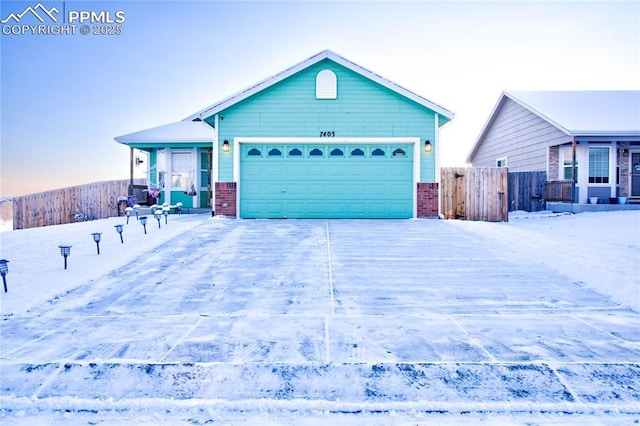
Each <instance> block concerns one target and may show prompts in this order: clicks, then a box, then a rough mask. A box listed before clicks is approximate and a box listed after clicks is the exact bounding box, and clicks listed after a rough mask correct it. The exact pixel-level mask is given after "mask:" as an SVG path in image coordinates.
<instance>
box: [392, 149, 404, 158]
mask: <svg viewBox="0 0 640 426" xmlns="http://www.w3.org/2000/svg"><path fill="white" fill-rule="evenodd" d="M405 155H407V153H406V152H405V151H404V150H403V149H400V148H398V149H396V150H395V151H393V156H394V157H404V156H405Z"/></svg>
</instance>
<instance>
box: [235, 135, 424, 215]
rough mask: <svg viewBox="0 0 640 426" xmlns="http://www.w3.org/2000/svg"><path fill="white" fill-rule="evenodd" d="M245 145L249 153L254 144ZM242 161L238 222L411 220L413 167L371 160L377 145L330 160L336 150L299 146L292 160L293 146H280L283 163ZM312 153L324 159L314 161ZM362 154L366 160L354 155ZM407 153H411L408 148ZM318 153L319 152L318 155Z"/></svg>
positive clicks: (401, 161) (389, 158) (388, 155)
mask: <svg viewBox="0 0 640 426" xmlns="http://www.w3.org/2000/svg"><path fill="white" fill-rule="evenodd" d="M244 145H245V144H243V151H242V152H247V153H248V152H250V150H251V148H252V147H253V146H252V144H246V146H244ZM255 146H256V147H260V148H261V152H262V153H263V155H262V156H249V155H247V156H243V158H242V159H241V163H240V180H241V185H240V216H241V217H247V218H249V217H256V218H257V217H268V218H282V217H287V218H298V217H299V218H367V217H372V218H385V217H394V218H409V217H412V216H413V185H414V184H413V163H412V161H411V160H410V158H407V157H408V156H409V155H408V154H407V155H406V156H405V157H394V156H393V155H392V152H393V150H392V148H394V147H392V146H390V145H384V146H382V147H381V149H383V150H384V152H385V156H372V153H373V152H374V151H375V150H376V149H377V148H378V145H376V144H372V145H358V146H357V147H350V146H344V147H341V149H342V151H343V152H344V153H345V155H344V156H330V155H329V153H330V152H331V150H332V149H334V148H335V146H331V145H295V147H296V148H297V149H299V150H300V152H301V154H297V153H296V154H295V155H294V156H292V157H291V158H289V157H290V155H289V153H290V151H291V150H292V147H291V146H279V147H280V148H281V151H282V152H283V153H284V154H283V156H282V157H273V156H272V157H269V156H267V155H266V153H267V152H268V151H269V150H270V149H271V148H272V147H269V146H264V145H255ZM314 149H319V150H321V151H322V153H323V155H322V156H311V155H310V154H311V152H312V151H313V150H314ZM356 149H361V150H362V151H363V153H364V154H363V155H352V153H353V152H357V151H356ZM402 149H403V150H405V152H407V153H411V152H412V149H411V146H410V145H407V146H403V147H402ZM316 152H317V151H316Z"/></svg>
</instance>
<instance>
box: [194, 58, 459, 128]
mask: <svg viewBox="0 0 640 426" xmlns="http://www.w3.org/2000/svg"><path fill="white" fill-rule="evenodd" d="M324 59H329V60H331V61H333V62H336V63H338V64H340V65H342V66H344V67H345V68H347V69H350V70H351V71H353V72H356V73H358V74H360V75H362V76H364V77H366V78H368V79H370V80H373V81H375V82H376V83H378V84H381V85H382V86H384V87H386V88H388V89H390V90H393V91H394V92H396V93H399V94H401V95H403V96H405V97H407V98H409V99H411V100H412V101H414V102H416V103H418V104H420V105H422V106H424V107H426V108H429V109H431V110H433V111H435V112H436V113H438V114H440V115H441V116H443V117H444V118H445V119H442V120H440V125H443V124H445V123H447V122H448V121H450V120H451V119H452V118H453V117H454V116H455V114H454V113H453V112H451V111H449V110H447V109H446V108H444V107H442V106H440V105H438V104H436V103H433V102H431V101H429V100H428V99H426V98H423V97H422V96H420V95H418V94H416V93H414V92H412V91H410V90H408V89H405V88H404V87H401V86H399V85H397V84H396V83H394V82H392V81H391V80H388V79H386V78H384V77H382V76H380V75H378V74H376V73H374V72H372V71H369V70H367V69H366V68H363V67H361V66H360V65H358V64H356V63H354V62H351V61H349V60H348V59H346V58H344V57H342V56H340V55H338V54H336V53H334V52H332V51H331V50H323V51H322V52H320V53H317V54H315V55H313V56H311V57H310V58H307V59H305V60H304V61H302V62H300V63H298V64H296V65H293V66H291V67H289V68H287V69H285V70H284V71H281V72H279V73H278V74H275V75H273V76H271V77H268V78H266V79H264V80H262V81H260V82H258V83H256V84H254V85H252V86H249V87H248V88H246V89H244V90H242V91H240V92H238V93H235V94H233V95H231V96H229V97H228V98H225V99H223V100H221V101H219V102H217V103H215V104H213V105H210V106H208V107H206V108H204V109H202V110H200V111H198V112H196V113H195V114H192V115H190V116H189V117H187V118H185V120H194V119H196V118H200V119H202V120H204V119H205V118H207V117H211V116H212V115H214V114H216V113H218V112H219V111H222V110H224V109H225V108H228V107H230V106H232V105H234V104H236V103H238V102H240V101H242V100H244V99H246V98H248V97H249V96H252V95H254V94H255V93H258V92H260V91H262V90H264V89H266V88H268V87H270V86H272V85H274V84H276V83H278V82H280V81H282V80H284V79H286V78H287V77H290V76H292V75H294V74H296V73H297V72H299V71H302V70H303V69H305V68H308V67H310V66H311V65H314V64H316V63H318V62H320V61H322V60H324Z"/></svg>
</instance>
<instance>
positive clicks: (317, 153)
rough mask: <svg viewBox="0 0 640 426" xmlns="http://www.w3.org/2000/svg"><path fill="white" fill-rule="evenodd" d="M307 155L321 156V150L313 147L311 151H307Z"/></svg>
mask: <svg viewBox="0 0 640 426" xmlns="http://www.w3.org/2000/svg"><path fill="white" fill-rule="evenodd" d="M309 155H310V156H312V157H322V151H321V150H319V149H318V148H313V149H312V150H311V152H309Z"/></svg>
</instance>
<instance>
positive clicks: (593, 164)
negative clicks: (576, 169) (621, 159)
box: [589, 147, 609, 183]
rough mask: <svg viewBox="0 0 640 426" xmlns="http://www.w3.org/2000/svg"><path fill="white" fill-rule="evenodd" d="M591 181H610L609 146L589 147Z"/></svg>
mask: <svg viewBox="0 0 640 426" xmlns="http://www.w3.org/2000/svg"><path fill="white" fill-rule="evenodd" d="M589 183H609V148H608V147H590V148H589Z"/></svg>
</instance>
